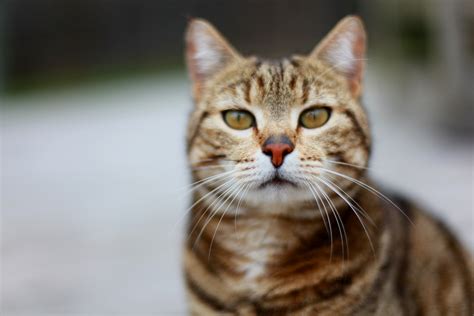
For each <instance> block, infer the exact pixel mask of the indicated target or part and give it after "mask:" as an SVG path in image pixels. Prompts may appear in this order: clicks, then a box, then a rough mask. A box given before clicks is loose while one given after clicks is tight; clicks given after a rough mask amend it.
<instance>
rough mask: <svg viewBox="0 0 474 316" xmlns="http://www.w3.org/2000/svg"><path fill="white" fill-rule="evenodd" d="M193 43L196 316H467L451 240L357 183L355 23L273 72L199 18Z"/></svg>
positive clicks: (191, 267)
mask: <svg viewBox="0 0 474 316" xmlns="http://www.w3.org/2000/svg"><path fill="white" fill-rule="evenodd" d="M187 41H188V43H187V44H188V64H189V67H190V72H191V77H192V79H193V83H194V97H195V102H196V107H195V109H194V111H193V113H192V115H191V118H190V123H189V129H188V156H189V160H190V165H191V167H192V174H193V179H194V180H195V181H196V185H195V192H194V201H193V206H192V207H191V211H190V220H189V226H188V231H187V233H188V235H187V238H186V243H185V251H184V268H185V278H186V282H187V288H188V294H189V308H190V311H191V312H192V314H194V315H470V314H471V305H470V299H471V297H470V295H471V293H470V291H471V285H472V283H471V282H472V274H471V271H470V266H469V263H468V261H469V259H468V257H467V255H466V254H465V253H464V252H463V249H462V247H461V246H460V245H459V244H458V242H457V241H456V239H455V238H454V237H453V236H452V235H451V234H450V233H449V231H448V230H447V229H445V228H444V226H443V225H442V224H441V223H439V222H437V221H436V220H434V219H432V218H430V217H429V216H427V215H426V214H425V213H424V212H422V211H420V210H419V209H418V208H417V207H416V206H414V205H412V204H411V203H409V202H406V201H405V200H403V199H397V198H392V200H393V202H392V201H391V200H388V199H387V198H385V197H383V196H382V194H381V193H380V192H378V191H376V189H374V185H373V184H371V183H370V182H369V180H368V179H367V177H366V175H365V173H366V172H365V166H367V163H368V159H369V155H370V147H371V140H370V132H369V125H368V122H367V118H366V114H365V111H364V110H363V108H362V107H361V105H360V103H359V99H360V95H361V92H362V88H361V77H362V69H363V62H362V59H363V54H364V47H365V34H364V32H363V28H362V26H361V24H360V22H359V20H358V19H356V18H352V17H350V18H347V19H345V20H344V21H343V22H341V23H340V24H339V25H338V26H337V27H336V29H335V30H334V31H333V32H332V33H331V34H330V35H329V36H328V37H327V38H326V39H325V40H324V41H323V42H322V43H321V44H320V45H319V46H318V47H317V48H316V49H315V51H314V52H313V53H312V54H311V55H310V56H309V57H298V56H295V57H292V58H290V59H285V60H281V61H277V62H269V61H261V60H258V59H256V58H243V57H241V56H240V55H238V54H237V53H236V52H235V50H233V48H232V47H230V46H229V45H228V44H227V43H226V42H225V41H224V40H223V38H222V37H220V35H219V34H218V33H217V32H216V31H215V30H214V29H213V28H212V27H210V26H209V25H208V24H207V23H206V22H203V21H200V20H196V21H193V22H192V23H191V25H190V28H189V31H188V38H187ZM308 111H309V112H308ZM369 185H370V186H369Z"/></svg>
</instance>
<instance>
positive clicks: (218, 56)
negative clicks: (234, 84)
mask: <svg viewBox="0 0 474 316" xmlns="http://www.w3.org/2000/svg"><path fill="white" fill-rule="evenodd" d="M240 58H241V57H240V55H239V54H238V53H237V51H236V50H235V49H234V48H233V47H232V46H231V45H230V44H229V43H228V42H227V41H226V40H225V39H224V37H223V36H222V35H221V34H220V33H219V32H218V31H217V30H216V29H215V28H214V27H213V26H212V25H211V24H210V23H209V22H207V21H206V20H203V19H192V20H190V22H189V25H188V29H187V31H186V62H187V65H188V71H189V75H190V77H191V80H192V82H193V92H194V96H195V97H198V96H199V94H200V90H201V88H202V86H203V84H204V82H205V81H206V80H207V79H209V78H211V77H212V76H213V75H215V74H216V73H217V72H218V71H219V70H221V69H223V68H224V67H225V66H227V65H229V64H230V63H232V62H234V61H236V60H239V59H240Z"/></svg>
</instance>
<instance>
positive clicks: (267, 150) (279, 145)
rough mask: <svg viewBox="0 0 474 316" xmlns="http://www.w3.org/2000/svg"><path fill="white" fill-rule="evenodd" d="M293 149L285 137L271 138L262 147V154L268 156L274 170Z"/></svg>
mask: <svg viewBox="0 0 474 316" xmlns="http://www.w3.org/2000/svg"><path fill="white" fill-rule="evenodd" d="M293 149H295V146H294V145H293V143H292V142H291V141H290V140H289V139H288V137H287V136H279V137H278V136H277V137H275V136H271V137H269V138H268V139H267V140H266V141H265V143H264V144H263V146H262V151H263V153H264V154H265V155H267V156H270V158H271V160H272V164H273V165H274V166H275V168H278V167H280V166H281V165H282V164H283V161H284V159H285V156H286V155H288V154H289V153H291V152H292V151H293Z"/></svg>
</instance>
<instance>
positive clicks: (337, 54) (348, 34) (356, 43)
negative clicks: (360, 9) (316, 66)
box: [309, 16, 366, 97]
mask: <svg viewBox="0 0 474 316" xmlns="http://www.w3.org/2000/svg"><path fill="white" fill-rule="evenodd" d="M365 47H366V34H365V29H364V24H363V22H362V20H361V19H360V18H359V17H356V16H347V17H345V18H344V19H342V20H341V21H340V22H339V23H338V24H337V25H336V26H335V27H334V28H333V29H332V30H331V32H329V34H328V35H326V37H325V38H324V39H323V40H322V41H321V42H320V43H319V44H318V46H316V48H315V49H314V50H313V52H312V53H311V54H310V56H309V58H310V59H313V58H314V59H317V60H320V61H322V62H324V63H326V64H327V65H329V66H330V67H332V68H333V69H334V70H336V72H338V73H340V74H342V75H343V76H344V77H346V78H347V80H348V82H349V87H350V89H351V92H352V94H353V95H354V96H355V97H358V96H359V95H360V94H361V92H362V91H361V90H362V75H363V71H364V64H365V63H364V61H365Z"/></svg>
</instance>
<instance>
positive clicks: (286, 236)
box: [222, 221, 310, 295]
mask: <svg viewBox="0 0 474 316" xmlns="http://www.w3.org/2000/svg"><path fill="white" fill-rule="evenodd" d="M306 235H310V232H305V230H304V229H303V230H302V229H299V231H298V230H294V229H288V227H287V226H286V227H285V225H281V223H278V222H274V221H268V222H267V223H264V224H259V225H249V226H248V227H246V229H242V230H241V231H237V232H235V233H234V234H233V236H232V237H231V238H225V239H223V241H222V242H223V246H224V247H226V248H227V249H228V250H229V251H230V252H231V253H233V254H235V255H234V256H230V257H229V258H228V260H227V263H228V264H230V265H231V266H232V268H233V269H234V271H236V272H237V273H238V275H239V277H236V278H233V279H232V286H233V287H234V288H235V290H236V291H238V292H251V293H254V294H256V295H258V293H263V291H264V289H265V288H268V287H269V286H271V284H272V282H273V281H272V280H273V276H272V275H273V273H274V272H275V270H276V269H278V268H279V267H282V265H283V264H284V261H286V260H288V256H289V255H290V254H291V253H292V251H293V250H294V249H295V248H297V247H298V246H299V245H300V243H301V240H302V239H304V237H306Z"/></svg>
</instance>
